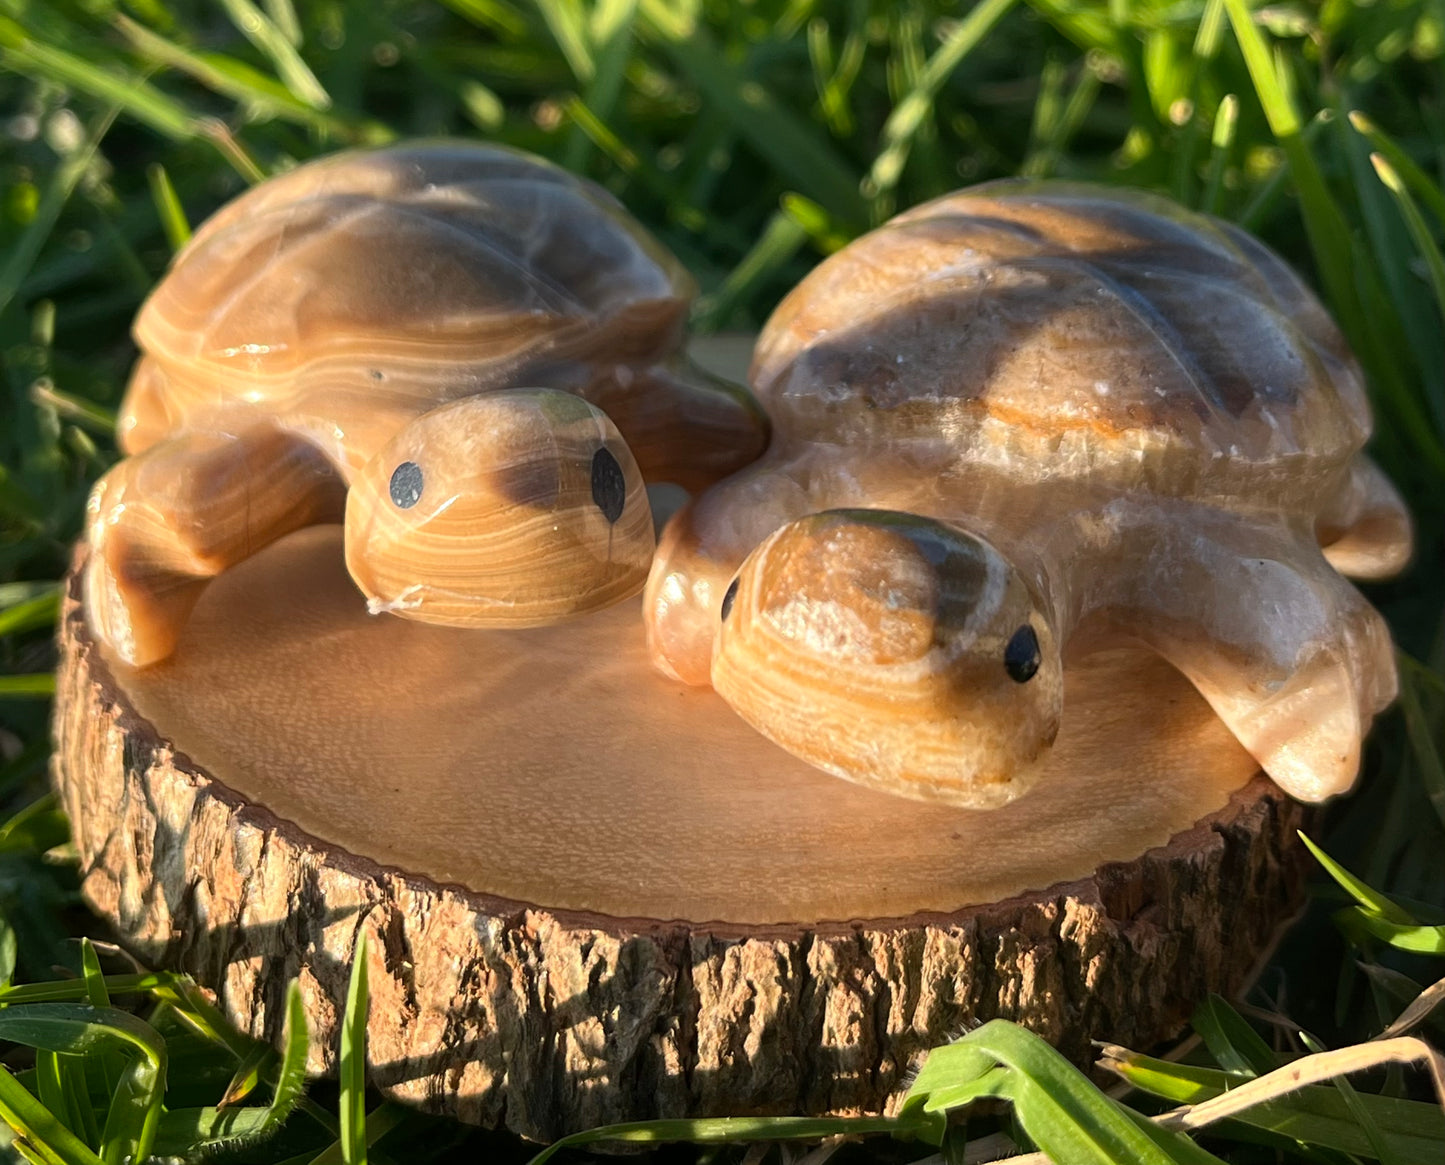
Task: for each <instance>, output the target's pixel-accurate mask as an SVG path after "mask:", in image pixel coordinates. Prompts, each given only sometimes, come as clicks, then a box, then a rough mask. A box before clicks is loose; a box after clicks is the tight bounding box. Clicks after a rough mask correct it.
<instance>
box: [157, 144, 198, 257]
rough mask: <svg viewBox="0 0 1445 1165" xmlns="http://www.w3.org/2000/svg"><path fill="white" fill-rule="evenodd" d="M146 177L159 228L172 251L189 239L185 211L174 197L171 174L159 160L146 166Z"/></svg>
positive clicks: (189, 234) (188, 227)
mask: <svg viewBox="0 0 1445 1165" xmlns="http://www.w3.org/2000/svg"><path fill="white" fill-rule="evenodd" d="M146 179H147V181H149V182H150V187H151V198H152V199H154V201H155V204H156V216H157V217H158V218H159V219H160V220H161V228H162V229H163V230H164V231H165V232H166V241H167V242H168V243H170V245H171V250H172V251H179V250H180V249H181V248H182V247H184V246H185V245H186V244H187V243H189V242H190V241H191V224H190V223H189V222H187V221H186V212H185V210H184V209H183V208H182V207H181V200H180V199H179V198H177V197H176V188H175V187H174V186H172V185H171V176H170V175H169V174H167V173H166V168H165V167H164V166H162V165H161V164H160V163H159V162H152V163H151V164H150V165H149V166H147V167H146Z"/></svg>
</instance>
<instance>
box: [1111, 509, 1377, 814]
mask: <svg viewBox="0 0 1445 1165" xmlns="http://www.w3.org/2000/svg"><path fill="white" fill-rule="evenodd" d="M1300 526H1301V528H1298V529H1296V528H1292V527H1288V526H1285V525H1283V524H1273V523H1260V524H1258V525H1250V524H1244V523H1242V522H1241V520H1240V519H1239V518H1238V517H1236V516H1234V515H1209V514H1200V513H1199V512H1197V511H1194V512H1191V513H1189V514H1186V515H1183V516H1179V515H1173V516H1162V517H1160V518H1159V519H1158V520H1157V521H1156V522H1155V523H1154V524H1152V525H1150V524H1147V523H1146V524H1145V525H1143V526H1142V527H1141V528H1139V529H1137V530H1136V531H1135V532H1134V534H1133V536H1131V537H1129V538H1128V539H1126V541H1125V542H1124V543H1123V544H1122V545H1121V547H1120V549H1121V551H1122V552H1123V554H1124V555H1126V556H1127V557H1128V558H1129V559H1130V560H1131V561H1129V562H1127V564H1125V565H1124V566H1123V567H1122V568H1121V577H1126V578H1127V580H1128V581H1127V582H1126V583H1125V584H1124V587H1125V588H1126V589H1127V594H1125V595H1123V596H1121V598H1120V601H1117V602H1115V603H1114V604H1111V605H1110V607H1109V609H1108V611H1107V615H1108V621H1109V623H1111V624H1112V625H1113V626H1114V627H1115V628H1116V629H1117V630H1118V631H1121V632H1124V633H1126V634H1128V635H1130V636H1132V637H1135V638H1138V639H1140V640H1142V641H1144V642H1145V643H1147V644H1148V645H1150V646H1151V647H1153V648H1154V649H1155V650H1157V651H1158V652H1159V653H1160V654H1161V655H1163V656H1164V657H1165V658H1166V659H1168V660H1169V661H1170V662H1171V663H1173V664H1174V665H1175V666H1176V667H1177V668H1179V670H1180V671H1181V672H1183V673H1184V675H1185V676H1187V677H1188V678H1189V680H1190V681H1191V682H1192V683H1193V684H1194V686H1195V687H1196V688H1198V690H1199V692H1200V694H1201V695H1203V696H1204V698H1205V699H1206V700H1208V701H1209V703H1210V705H1211V706H1212V707H1213V708H1214V710H1215V712H1217V713H1218V714H1219V716H1220V718H1221V719H1222V720H1223V721H1224V722H1225V724H1226V725H1228V727H1229V729H1230V731H1231V732H1233V733H1234V735H1235V737H1236V738H1237V739H1238V740H1239V742H1240V743H1241V744H1242V745H1243V746H1244V747H1245V748H1246V749H1247V750H1248V751H1249V752H1250V754H1251V755H1252V756H1253V757H1254V758H1255V759H1256V760H1257V761H1259V763H1260V765H1261V766H1262V767H1263V768H1264V770H1265V772H1267V773H1268V774H1269V775H1270V777H1272V778H1273V779H1274V781H1275V782H1276V783H1277V784H1279V785H1280V786H1281V787H1282V788H1284V790H1285V791H1286V792H1288V793H1290V794H1291V795H1292V796H1294V797H1297V798H1299V799H1300V800H1304V801H1320V800H1323V799H1324V798H1326V797H1330V796H1334V795H1335V794H1338V793H1343V792H1345V791H1346V790H1348V789H1349V788H1350V786H1351V785H1352V784H1353V783H1354V781H1355V778H1356V776H1357V775H1358V772H1359V765H1360V744H1361V740H1362V738H1363V737H1364V735H1365V733H1366V732H1367V731H1368V730H1369V728H1370V723H1371V721H1372V720H1373V718H1374V716H1375V714H1376V713H1377V712H1379V711H1380V710H1381V709H1383V708H1384V707H1385V706H1386V705H1387V704H1389V702H1390V701H1391V700H1392V699H1394V696H1395V691H1396V676H1395V662H1394V653H1393V649H1392V647H1391V643H1390V633H1389V630H1388V628H1387V627H1386V626H1385V622H1384V620H1383V619H1382V618H1381V617H1380V615H1379V613H1378V612H1377V611H1375V609H1374V608H1373V607H1371V606H1370V604H1369V603H1368V602H1367V601H1366V600H1365V598H1364V596H1363V595H1361V594H1360V593H1359V591H1357V590H1356V589H1355V588H1354V587H1353V586H1351V585H1350V584H1349V583H1348V582H1347V581H1346V580H1345V579H1344V578H1342V577H1341V576H1340V574H1339V573H1338V571H1336V570H1335V568H1334V567H1333V566H1332V565H1331V564H1330V563H1329V562H1328V561H1326V559H1325V557H1324V555H1323V554H1322V553H1321V552H1320V549H1319V547H1318V544H1317V542H1316V540H1315V538H1314V536H1313V531H1312V530H1309V529H1305V528H1303V523H1301V524H1300Z"/></svg>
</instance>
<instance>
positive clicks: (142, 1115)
mask: <svg viewBox="0 0 1445 1165" xmlns="http://www.w3.org/2000/svg"><path fill="white" fill-rule="evenodd" d="M0 1039H6V1040H11V1041H13V1042H15V1043H19V1044H27V1045H28V1046H30V1047H32V1048H39V1049H43V1050H44V1051H48V1052H65V1053H68V1054H73V1055H84V1054H86V1053H87V1052H92V1051H99V1050H101V1049H108V1048H109V1047H110V1046H111V1045H112V1044H113V1043H115V1042H116V1041H119V1042H121V1043H122V1044H125V1045H127V1046H128V1047H129V1048H130V1049H131V1050H132V1052H138V1053H139V1055H134V1056H133V1058H132V1060H131V1062H130V1063H129V1064H128V1065H127V1068H126V1071H125V1072H124V1073H123V1075H122V1076H121V1080H120V1084H119V1086H118V1087H117V1088H116V1091H115V1096H114V1097H113V1099H112V1100H111V1106H110V1113H109V1115H108V1116H107V1118H106V1122H105V1129H104V1131H103V1132H102V1133H101V1159H102V1160H103V1161H104V1162H105V1163H106V1165H121V1162H122V1161H123V1160H125V1158H127V1157H129V1158H130V1159H132V1160H134V1161H143V1160H145V1158H146V1157H147V1156H148V1155H149V1154H150V1150H151V1145H152V1144H153V1142H154V1140H155V1133H156V1126H157V1125H158V1123H159V1121H160V1116H161V1102H162V1099H163V1096H164V1093H165V1081H166V1045H165V1041H164V1040H163V1039H161V1037H160V1035H159V1034H158V1033H157V1032H156V1030H155V1029H154V1028H153V1027H151V1026H150V1025H149V1024H147V1023H143V1022H142V1021H141V1020H139V1019H137V1018H136V1017H135V1016H133V1015H131V1014H130V1013H129V1012H126V1011H117V1010H115V1009H114V1008H107V1007H90V1006H86V1005H81V1004H70V1003H37V1004H34V1005H33V1006H30V1007H11V1008H7V1009H5V1010H4V1011H0Z"/></svg>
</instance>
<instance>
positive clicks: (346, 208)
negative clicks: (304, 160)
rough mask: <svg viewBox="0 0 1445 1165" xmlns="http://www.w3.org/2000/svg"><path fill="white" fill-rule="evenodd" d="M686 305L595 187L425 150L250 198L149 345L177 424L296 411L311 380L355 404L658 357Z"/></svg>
mask: <svg viewBox="0 0 1445 1165" xmlns="http://www.w3.org/2000/svg"><path fill="white" fill-rule="evenodd" d="M423 162H424V163H425V164H423ZM693 291H694V287H693V284H692V281H691V279H690V277H689V276H687V274H686V273H685V272H684V271H683V270H682V269H681V267H680V266H679V265H678V264H677V263H676V261H675V260H673V259H672V258H671V257H670V256H669V255H667V254H666V253H665V252H664V251H663V250H662V249H661V248H660V247H658V246H657V244H656V243H655V242H653V241H652V240H650V239H648V238H646V237H645V236H643V235H642V234H641V233H640V232H638V231H636V230H634V229H633V228H632V226H631V224H630V223H629V222H628V221H627V220H626V219H625V218H624V217H623V215H622V213H621V210H620V208H619V207H618V206H617V205H616V204H615V202H613V200H612V199H611V197H610V196H609V195H607V194H606V193H605V192H603V191H602V190H600V189H599V188H597V187H595V186H593V185H591V184H590V183H586V182H584V181H582V180H580V179H576V178H573V177H571V176H570V175H567V174H565V173H564V172H562V171H560V170H557V169H556V168H555V167H551V166H548V165H546V164H545V163H541V162H540V161H538V160H535V159H528V158H523V157H519V156H517V155H514V154H512V153H511V152H510V151H507V150H503V149H499V148H490V147H474V146H469V147H467V148H465V149H464V150H456V149H452V150H448V149H447V148H446V147H436V148H431V149H426V150H419V149H416V148H413V149H410V150H390V151H379V152H374V153H370V154H342V155H338V156H336V157H333V158H330V159H327V160H325V161H324V162H322V163H319V164H314V165H311V166H306V167H302V168H301V169H299V170H297V171H295V172H293V173H291V174H289V175H286V176H283V177H281V178H279V179H276V180H273V181H271V182H268V183H265V184H263V185H262V186H260V187H257V188H256V189H255V190H253V191H250V192H248V193H247V194H245V195H243V196H242V197H241V198H239V199H237V200H236V201H235V202H234V203H232V204H230V205H229V206H228V207H227V208H225V209H224V210H223V211H222V212H221V213H220V214H218V215H217V216H215V217H214V218H212V219H211V220H210V221H209V222H208V223H207V224H206V225H205V227H204V228H203V229H202V230H201V231H199V232H197V234H196V236H195V238H194V239H193V240H192V242H191V243H190V245H189V246H188V247H187V248H186V250H185V251H183V252H182V253H181V254H180V255H179V256H178V257H177V259H176V261H175V264H174V265H173V267H172V270H171V272H170V273H169V275H168V276H167V278H166V280H165V282H164V283H163V284H162V285H161V286H160V287H159V288H158V289H157V292H156V293H155V294H154V295H153V296H152V297H151V299H150V300H149V301H148V302H147V303H146V305H145V307H144V309H143V310H142V312H141V314H140V317H139V318H138V320H137V324H136V336H137V340H138V342H139V343H140V345H141V347H142V349H143V350H144V351H145V352H146V353H147V354H148V355H149V357H150V358H151V359H152V360H155V361H156V362H158V363H159V364H160V365H161V366H162V368H163V369H164V371H165V384H166V391H167V392H168V394H169V395H170V396H171V397H172V398H174V399H173V400H172V402H171V403H172V406H173V407H174V408H176V409H177V410H178V411H179V412H182V413H184V412H186V411H188V408H189V407H190V406H192V405H194V404H202V403H204V404H205V405H207V406H214V405H216V404H217V403H220V402H222V401H224V400H227V399H232V398H243V399H245V400H247V401H250V402H255V401H258V400H264V401H269V402H273V403H275V404H278V405H279V404H286V403H289V402H291V401H292V400H294V398H295V396H296V394H298V393H303V392H305V391H306V390H307V388H308V387H309V384H308V380H309V379H310V378H311V375H312V373H313V372H315V374H316V376H317V377H318V378H319V377H324V378H325V380H326V381H327V382H328V384H330V385H333V386H337V387H342V386H345V385H350V386H353V387H355V388H358V389H359V388H363V387H364V386H366V385H367V384H370V383H372V382H374V381H376V380H377V379H378V378H377V377H375V376H374V375H373V373H374V372H375V371H381V372H382V373H383V378H386V379H391V380H392V381H393V382H394V384H393V385H392V387H393V389H395V388H396V387H397V385H399V384H400V385H409V386H413V388H414V390H415V392H416V393H417V394H419V395H422V396H424V397H426V398H428V399H432V400H438V399H446V398H447V397H449V396H451V395H454V394H455V393H458V392H461V393H468V392H474V391H478V390H479V389H484V388H486V387H487V386H488V385H489V384H501V383H505V382H507V381H508V380H511V379H513V378H515V376H516V375H518V374H519V372H520V371H521V370H522V369H523V368H524V367H525V366H526V365H527V364H529V363H531V362H536V361H539V360H542V359H552V360H560V359H564V358H565V359H578V358H583V357H585V356H586V355H588V354H589V353H591V352H596V351H600V350H606V351H607V352H608V353H609V355H613V356H616V357H617V358H619V359H643V358H646V357H647V356H649V355H652V356H654V357H659V358H660V357H661V356H663V355H665V354H666V352H667V351H668V350H669V349H670V348H672V347H675V346H676V342H677V339H678V337H679V335H680V331H681V327H682V322H683V318H684V315H685V311H686V307H687V303H688V301H689V299H690V298H691V296H692V294H693ZM363 364H364V365H365V366H364V367H363ZM389 372H390V373H394V375H390V376H389V375H388V373H389Z"/></svg>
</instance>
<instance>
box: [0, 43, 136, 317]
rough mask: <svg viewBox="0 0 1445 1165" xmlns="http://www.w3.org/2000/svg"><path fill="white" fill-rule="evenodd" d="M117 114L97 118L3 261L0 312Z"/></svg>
mask: <svg viewBox="0 0 1445 1165" xmlns="http://www.w3.org/2000/svg"><path fill="white" fill-rule="evenodd" d="M0 19H3V18H0ZM0 30H3V26H0ZM0 44H3V40H0ZM117 111H118V107H116V106H112V107H111V108H110V109H108V110H106V111H105V112H104V113H102V114H101V115H100V116H99V117H97V118H96V119H95V121H94V122H92V123H91V127H90V131H89V132H88V133H87V134H86V135H85V141H84V143H83V144H82V145H81V147H80V148H79V149H78V150H76V151H75V152H74V153H73V154H71V155H70V157H68V158H66V159H65V161H64V162H62V163H61V164H60V166H59V167H58V168H57V169H56V171H55V174H54V176H53V177H52V178H51V181H50V185H49V186H48V187H46V190H45V195H44V197H42V198H41V200H40V206H39V208H38V209H37V210H36V212H35V215H34V217H33V218H31V220H30V222H29V223H27V224H26V226H25V230H24V232H23V233H22V234H21V236H20V238H19V240H18V241H17V242H16V244H15V246H14V247H13V248H12V249H11V251H10V255H9V257H8V258H7V259H6V260H5V266H4V268H3V269H0V312H3V311H4V310H5V308H6V307H7V306H8V305H9V303H10V301H11V300H12V299H14V298H15V293H16V292H17V291H19V290H20V284H21V283H22V282H24V280H25V276H26V275H28V274H29V272H30V268H31V267H32V266H34V264H35V259H36V256H38V255H39V254H40V248H41V247H43V246H44V245H45V240H46V239H48V238H49V237H50V232H51V231H52V230H53V229H54V228H55V222H56V220H57V219H58V218H59V217H60V211H61V209H62V208H63V207H64V206H65V204H66V203H67V202H69V201H70V196H71V195H72V194H73V193H75V188H76V186H77V185H78V184H79V182H80V179H81V178H82V177H83V176H84V174H85V172H86V171H87V170H89V169H90V165H91V163H92V162H93V161H94V160H95V155H96V151H97V150H99V149H100V143H101V140H102V139H103V138H104V137H105V135H106V134H107V133H108V132H109V131H110V127H111V123H112V122H114V121H115V117H116V113H117Z"/></svg>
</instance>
